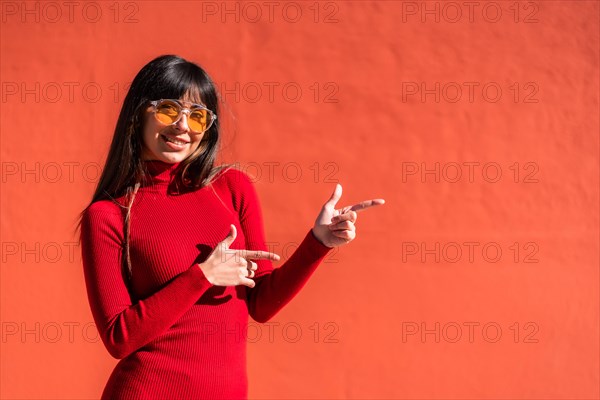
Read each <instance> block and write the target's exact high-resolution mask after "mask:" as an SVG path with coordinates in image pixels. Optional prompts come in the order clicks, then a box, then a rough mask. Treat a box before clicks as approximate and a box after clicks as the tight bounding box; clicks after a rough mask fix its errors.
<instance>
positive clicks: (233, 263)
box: [198, 225, 279, 288]
mask: <svg viewBox="0 0 600 400" xmlns="http://www.w3.org/2000/svg"><path fill="white" fill-rule="evenodd" d="M236 236H237V230H236V228H235V225H230V230H229V234H228V235H227V237H226V238H225V240H223V241H222V242H220V243H219V244H217V246H216V247H215V248H214V249H213V251H212V252H211V253H210V255H209V256H208V258H207V259H206V260H205V261H204V262H203V263H201V264H198V266H199V268H200V269H201V270H202V272H204V276H206V279H207V280H208V281H209V282H210V283H211V284H213V285H215V286H237V285H245V286H248V287H251V288H253V287H254V285H255V283H254V281H253V280H252V279H250V278H253V277H254V271H256V269H257V268H258V266H257V265H256V263H255V262H253V261H250V260H249V259H253V260H272V261H279V256H278V255H277V254H275V253H269V252H267V251H261V250H233V249H230V248H229V246H231V243H233V241H234V240H235V238H236Z"/></svg>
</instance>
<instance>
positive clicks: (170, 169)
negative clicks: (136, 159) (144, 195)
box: [144, 160, 180, 184]
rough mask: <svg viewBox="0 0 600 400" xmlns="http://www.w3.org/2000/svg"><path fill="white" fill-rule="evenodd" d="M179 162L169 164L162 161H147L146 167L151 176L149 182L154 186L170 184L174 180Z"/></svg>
mask: <svg viewBox="0 0 600 400" xmlns="http://www.w3.org/2000/svg"><path fill="white" fill-rule="evenodd" d="M179 164H180V163H179V162H176V163H168V162H165V161H161V160H145V161H144V166H145V167H146V170H147V171H148V174H149V181H150V183H153V184H169V183H170V182H171V181H172V180H173V175H174V173H175V170H176V169H177V167H178V166H179Z"/></svg>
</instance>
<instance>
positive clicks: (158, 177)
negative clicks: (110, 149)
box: [81, 161, 331, 400]
mask: <svg viewBox="0 0 600 400" xmlns="http://www.w3.org/2000/svg"><path fill="white" fill-rule="evenodd" d="M146 165H147V167H148V169H149V170H150V172H151V174H150V175H151V176H150V177H149V179H150V181H149V182H148V183H146V184H144V185H142V186H141V187H140V188H139V190H138V193H137V195H136V197H135V201H134V203H133V206H132V209H131V225H130V257H131V266H132V278H131V290H132V296H130V294H129V292H128V290H127V286H126V282H125V280H124V278H123V273H122V265H123V264H122V256H123V253H122V243H123V238H124V236H123V222H124V214H123V212H122V209H121V207H119V206H118V205H117V204H115V203H114V202H113V201H111V200H101V201H97V202H95V203H93V204H92V205H91V206H90V207H89V208H88V209H87V210H86V212H85V214H84V216H83V219H82V227H81V250H82V261H83V268H84V274H85V281H86V287H87V293H88V300H89V303H90V307H91V311H92V315H93V317H94V321H95V323H96V326H97V328H98V331H99V333H100V336H101V338H102V341H103V343H104V345H105V346H106V348H107V349H108V351H109V353H110V354H111V355H112V356H113V357H115V358H118V359H120V361H119V362H118V363H117V365H116V367H115V369H114V371H113V373H112V374H111V376H110V378H109V380H108V382H107V384H106V387H105V389H104V392H103V394H102V399H112V400H116V399H202V398H211V399H214V398H227V399H232V398H246V397H247V391H248V382H247V375H246V330H245V329H246V328H247V323H248V315H250V316H251V317H252V318H253V319H254V320H256V321H257V322H266V321H268V320H269V319H270V318H271V317H273V316H274V315H275V314H276V313H277V312H278V311H279V310H280V309H281V308H282V307H283V306H284V305H285V304H287V303H288V302H289V301H290V300H291V299H292V298H293V297H294V296H295V295H296V294H297V293H298V292H299V291H300V289H301V288H302V287H303V286H304V284H305V283H306V281H307V280H308V279H309V277H310V276H311V274H312V273H313V272H314V271H315V269H316V268H317V266H318V265H319V264H320V263H321V261H322V260H323V258H324V257H325V256H326V255H327V253H328V252H329V251H330V250H331V248H329V247H327V246H325V245H323V244H322V243H321V242H319V241H318V240H317V239H316V238H315V236H314V235H313V233H312V231H311V230H309V231H308V232H307V233H306V235H305V237H304V239H303V241H302V242H301V243H300V245H299V246H298V248H297V250H296V251H295V252H294V254H293V255H292V256H291V257H290V258H289V259H288V260H287V261H286V262H285V263H283V264H282V266H281V267H280V268H275V269H273V266H272V263H271V261H268V260H258V261H257V264H258V271H257V273H256V277H255V278H254V280H255V282H256V286H255V287H254V288H252V289H251V288H248V287H246V286H242V285H240V286H234V287H222V286H213V285H211V284H210V283H209V282H208V280H207V279H206V277H205V276H204V273H203V272H202V270H201V269H200V268H199V267H198V265H197V263H200V262H202V261H204V260H205V259H206V258H207V257H208V255H209V254H210V252H211V251H212V250H213V249H214V247H215V246H216V245H217V244H218V243H219V242H221V241H222V240H223V239H225V237H226V236H227V234H228V232H229V225H230V224H235V226H236V228H237V238H236V239H235V241H234V242H233V244H232V245H231V246H230V248H232V249H253V250H254V249H256V250H266V251H268V250H269V249H268V248H267V246H266V242H265V235H264V227H263V221H262V214H261V208H260V204H259V199H258V195H257V193H256V190H255V188H254V186H253V183H252V181H251V180H250V178H249V177H248V176H247V175H246V174H245V173H243V172H241V171H238V170H228V171H226V172H222V173H220V174H219V175H218V177H217V178H216V180H215V181H213V183H212V185H209V186H207V187H204V188H202V189H199V190H196V191H192V192H188V193H185V194H179V195H172V194H170V193H168V192H167V187H168V185H169V182H170V181H171V179H172V173H173V171H174V170H175V168H176V166H177V165H178V164H168V163H164V162H162V161H146ZM116 200H117V201H119V202H120V203H121V204H123V203H124V199H123V198H120V199H116ZM132 299H133V300H132Z"/></svg>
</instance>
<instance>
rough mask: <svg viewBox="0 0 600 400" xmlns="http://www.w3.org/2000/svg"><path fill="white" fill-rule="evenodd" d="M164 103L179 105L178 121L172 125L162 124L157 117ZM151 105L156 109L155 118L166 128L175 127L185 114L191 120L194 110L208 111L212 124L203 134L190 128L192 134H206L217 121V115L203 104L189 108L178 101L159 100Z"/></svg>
mask: <svg viewBox="0 0 600 400" xmlns="http://www.w3.org/2000/svg"><path fill="white" fill-rule="evenodd" d="M163 101H172V102H174V103H175V104H177V105H178V106H179V108H180V111H179V114H178V115H177V119H176V120H175V121H173V122H171V123H170V124H165V123H164V122H162V121H161V120H159V119H158V117H157V116H156V113H157V112H158V105H159V104H160V103H162V102H163ZM150 104H151V105H152V107H154V118H155V119H156V120H157V121H158V122H160V123H161V124H163V125H165V126H171V125H175V124H176V123H178V122H179V120H180V119H181V117H182V116H183V114H184V113H187V117H188V119H189V118H190V115H191V114H192V110H196V109H198V108H199V109H201V110H206V111H208V113H209V114H210V123H209V124H208V126H207V127H206V129H205V130H203V131H202V132H196V131H194V130H193V129H192V128H191V127H190V132H192V133H195V134H197V135H200V134H202V133H204V132H206V131H207V130H209V129H210V127H211V126H212V125H213V123H214V122H215V121H216V120H217V115H216V114H215V113H214V112H213V111H212V110H209V109H208V108H206V107H205V106H203V105H202V104H192V105H191V108H188V107H184V105H183V104H181V101H179V100H177V99H159V100H152V101H151V102H150ZM188 127H189V123H188Z"/></svg>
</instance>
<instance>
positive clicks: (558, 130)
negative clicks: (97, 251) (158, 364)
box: [0, 1, 600, 399]
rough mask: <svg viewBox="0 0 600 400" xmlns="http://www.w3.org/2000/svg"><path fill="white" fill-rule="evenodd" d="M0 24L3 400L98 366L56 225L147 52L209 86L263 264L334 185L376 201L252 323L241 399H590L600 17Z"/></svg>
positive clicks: (69, 387) (439, 13) (143, 18)
mask: <svg viewBox="0 0 600 400" xmlns="http://www.w3.org/2000/svg"><path fill="white" fill-rule="evenodd" d="M1 7H2V25H1V32H0V37H1V39H0V41H1V48H0V53H1V54H0V55H1V67H0V72H1V79H0V80H1V82H2V92H1V96H2V98H1V103H0V105H1V107H2V110H1V111H2V116H1V122H0V124H1V125H0V126H1V132H2V137H1V157H2V191H1V201H2V203H1V207H2V226H1V233H2V239H1V242H2V269H1V293H2V301H1V319H2V338H1V345H2V349H1V360H2V370H1V381H0V383H1V385H0V386H1V397H2V398H10V399H16V398H18V399H25V398H40V399H42V398H43V399H58V398H60V399H76V398H77V399H81V398H86V399H92V398H97V397H98V396H99V395H100V393H101V390H102V388H103V387H104V383H105V381H106V379H107V378H108V375H109V373H110V371H111V370H112V368H113V366H114V365H115V363H116V360H114V359H111V357H110V356H109V355H108V353H107V352H106V350H105V349H104V347H103V345H102V344H101V342H99V341H98V339H97V336H96V332H95V330H94V326H93V325H92V317H91V313H90V311H89V306H88V303H87V298H86V293H85V286H84V281H83V273H82V266H81V257H80V253H79V248H78V247H75V245H74V244H75V242H76V237H75V236H74V235H73V232H72V230H73V228H74V226H75V225H74V222H75V217H76V214H77V213H78V212H79V211H81V209H82V208H83V207H84V206H85V205H86V204H87V202H88V201H89V199H90V198H91V195H92V191H93V189H94V187H95V184H96V182H97V174H98V172H99V171H98V169H99V168H100V166H101V165H102V163H103V162H104V158H105V156H106V153H107V150H108V145H109V141H110V139H111V135H112V132H113V129H114V125H115V122H116V118H117V114H118V112H119V109H120V105H121V103H122V101H123V98H124V95H125V93H126V84H127V83H128V82H129V81H131V80H132V79H133V77H134V75H135V73H136V72H137V71H138V70H139V69H140V68H141V67H142V66H143V65H144V64H145V63H146V62H148V61H149V60H150V59H152V58H154V57H156V56H158V55H160V54H167V53H173V54H178V55H181V56H183V57H186V58H189V59H191V60H193V61H196V62H198V63H200V64H201V65H202V66H204V67H205V68H206V69H207V70H208V71H209V73H210V74H211V75H212V76H213V77H214V79H215V80H216V81H217V82H218V83H219V87H220V88H221V89H225V90H224V92H223V97H224V99H225V101H226V106H225V108H224V110H226V111H225V112H224V113H223V115H222V119H223V120H224V121H225V128H226V130H225V133H224V148H223V153H222V154H223V159H224V160H226V161H238V162H240V164H241V165H243V166H245V167H246V170H247V171H248V172H249V173H252V174H254V175H255V176H256V187H257V190H258V192H259V194H260V197H261V201H262V206H263V210H264V218H265V226H266V232H267V238H268V240H269V241H270V242H273V243H274V244H273V248H274V250H275V251H276V252H279V253H280V254H281V255H282V256H285V254H286V253H285V252H286V251H289V249H293V245H294V244H295V243H298V242H299V241H300V240H301V239H302V237H303V235H304V234H305V232H307V231H308V229H309V228H310V227H311V226H312V223H313V221H314V218H315V217H316V215H317V214H318V211H319V208H320V207H321V205H322V204H323V203H324V202H325V201H326V200H327V198H328V197H329V196H330V194H331V192H332V190H333V188H334V182H340V183H342V185H343V188H344V194H343V196H342V199H341V201H340V206H345V205H348V204H351V203H353V202H357V201H361V200H364V199H368V198H373V197H382V198H384V199H385V200H386V204H385V205H384V206H381V207H379V208H375V209H371V210H369V211H365V212H364V213H359V217H358V221H357V233H358V236H357V239H356V240H355V241H354V242H353V243H351V244H350V245H348V246H346V247H343V248H341V249H340V250H339V251H338V252H335V253H334V254H333V255H332V256H330V257H329V258H328V259H327V260H326V262H325V263H323V264H322V266H321V267H320V269H319V270H318V271H317V272H316V274H315V275H314V276H313V278H312V280H311V281H310V282H309V284H308V285H307V286H306V287H305V289H304V290H303V292H302V293H300V295H299V296H298V297H297V298H296V299H294V301H293V302H292V303H291V304H290V305H289V306H288V307H287V308H286V309H284V310H283V311H282V312H281V313H280V314H279V315H278V316H277V317H276V318H275V319H274V320H273V321H272V323H271V324H269V325H264V326H258V325H257V324H252V326H251V329H250V331H249V334H250V336H251V339H252V342H253V343H250V344H249V359H248V370H249V377H250V396H251V397H252V398H415V399H416V398H418V399H435V398H437V399H441V398H461V399H462V398H470V399H492V398H494V399H495V398H544V399H549V398H553V399H559V398H578V399H579V398H587V399H590V398H598V397H599V396H600V393H599V378H598V376H599V372H600V371H599V363H598V361H599V359H598V357H599V350H600V349H599V346H598V344H599V337H598V334H599V331H598V327H599V319H598V304H599V291H598V283H599V274H598V264H599V259H598V201H599V199H598V189H599V185H598V179H599V176H598V145H599V139H598V132H599V123H598V116H599V102H598V93H599V83H598V77H599V73H598V72H599V70H598V56H599V52H598V49H599V20H600V18H599V4H598V2H595V1H538V2H513V1H496V2H485V1H480V2H475V3H469V2H462V1H458V2H450V3H443V2H434V1H428V2H400V1H374V2H366V1H364V2H362V1H361V2H359V1H352V2H341V1H339V2H320V3H316V2H275V3H272V5H269V3H268V2H261V1H259V2H250V3H235V2H226V3H224V2H194V1H175V2H169V3H168V4H167V2H158V1H137V2H134V1H131V2H120V3H118V2H112V1H110V2H108V1H107V2H104V1H97V2H76V3H75V4H74V5H72V6H70V5H68V4H65V2H25V3H24V2H21V1H17V2H13V1H2V2H1ZM270 7H271V8H270ZM271 89H272V91H271ZM270 165H271V166H272V167H271V168H272V170H271V171H272V174H270V172H269V171H270V170H269V168H270V167H269V166H270ZM297 174H301V175H297ZM457 174H460V175H457ZM498 252H500V253H498ZM288 255H289V253H288ZM259 334H260V335H261V336H260V338H257V335H259Z"/></svg>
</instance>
